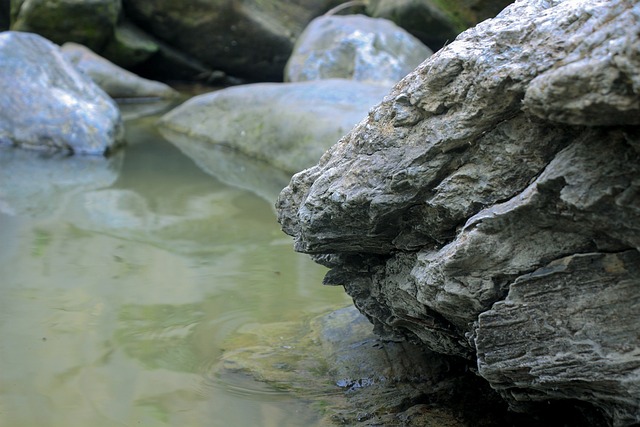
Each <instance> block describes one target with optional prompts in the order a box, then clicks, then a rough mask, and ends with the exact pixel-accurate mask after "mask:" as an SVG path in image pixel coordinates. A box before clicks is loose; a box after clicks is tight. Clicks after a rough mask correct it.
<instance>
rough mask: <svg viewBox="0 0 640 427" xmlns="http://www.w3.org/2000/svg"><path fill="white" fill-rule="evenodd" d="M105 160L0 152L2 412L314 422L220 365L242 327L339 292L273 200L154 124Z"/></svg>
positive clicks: (133, 128) (218, 422) (98, 420)
mask: <svg viewBox="0 0 640 427" xmlns="http://www.w3.org/2000/svg"><path fill="white" fill-rule="evenodd" d="M149 123H152V121H151V120H142V121H138V122H132V123H129V125H128V135H129V137H128V143H129V145H128V146H127V147H126V149H125V150H123V151H122V152H120V153H118V155H116V156H114V157H113V158H111V159H109V160H103V159H78V158H41V157H40V156H37V155H33V153H21V152H4V153H0V242H2V243H1V245H0V362H1V365H0V366H1V368H2V369H0V426H6V427H32V426H33V427H36V426H37V427H49V426H51V427H63V426H64V427H87V426H91V427H103V426H104V427H111V426H145V427H155V426H181V427H182V426H212V427H217V426H313V425H317V423H318V421H317V419H316V414H314V413H312V412H311V411H309V410H308V409H307V406H306V405H305V404H304V402H300V401H297V400H296V399H295V398H294V397H293V396H290V395H288V394H286V393H283V392H279V391H276V390H273V389H271V388H270V387H268V386H267V385H262V384H259V383H256V382H253V381H251V380H247V381H246V382H238V381H234V382H233V383H230V382H228V381H226V380H224V379H221V378H218V377H216V375H214V374H213V372H214V371H213V367H214V366H215V364H216V363H217V361H218V360H219V358H220V355H221V354H222V352H223V351H224V348H223V347H224V341H225V339H227V338H228V337H230V336H231V335H232V334H234V332H235V331H237V330H238V329H239V328H241V327H242V326H246V325H250V324H255V323H268V322H279V321H291V320H298V319H301V318H303V317H305V316H308V315H309V314H313V313H323V312H327V311H330V310H331V309H333V308H335V307H338V306H344V305H346V304H348V299H347V297H346V296H345V294H344V292H343V291H342V289H340V288H331V287H323V286H321V285H320V283H321V280H322V276H323V275H324V273H325V269H324V268H322V267H320V266H318V265H316V264H314V263H313V262H311V261H310V260H309V259H308V257H307V256H305V255H300V254H296V253H294V252H293V250H292V242H291V239H289V238H288V237H287V236H285V235H284V234H283V233H282V232H281V231H280V227H279V225H278V224H277V223H276V220H275V213H274V209H273V207H272V204H271V203H270V202H267V201H266V200H264V199H262V198H260V197H258V196H256V195H254V194H253V193H252V192H250V191H247V190H244V189H240V188H238V187H232V186H228V185H225V184H223V183H222V181H220V180H217V179H216V178H214V177H212V176H211V175H210V174H207V173H205V172H203V171H202V170H201V169H200V168H199V167H198V166H196V164H195V163H194V162H193V161H192V160H191V159H189V158H188V157H186V156H184V155H183V154H182V153H181V152H180V151H179V150H178V149H176V148H175V147H174V146H172V145H171V144H169V143H168V142H166V141H165V140H163V139H162V138H161V137H160V136H159V135H158V134H157V133H155V132H154V131H153V129H151V128H150V127H149V126H148V124H149Z"/></svg>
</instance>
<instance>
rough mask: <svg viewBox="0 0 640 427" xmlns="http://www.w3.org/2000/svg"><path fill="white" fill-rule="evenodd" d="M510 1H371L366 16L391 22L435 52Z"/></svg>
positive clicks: (498, 10)
mask: <svg viewBox="0 0 640 427" xmlns="http://www.w3.org/2000/svg"><path fill="white" fill-rule="evenodd" d="M511 3H512V0H461V1H454V2H453V1H451V2H443V1H437V0H370V1H369V2H368V5H367V13H368V14H369V15H370V16H373V17H376V18H386V19H390V20H392V21H393V22H395V23H396V24H398V25H399V26H401V27H402V28H404V29H406V30H407V31H409V32H410V33H411V34H413V35H414V36H416V37H417V38H419V39H420V40H422V42H423V43H424V44H426V45H427V46H429V47H430V48H432V49H434V50H437V49H439V48H441V47H442V46H443V45H444V44H446V43H450V42H452V41H453V40H454V39H455V38H456V36H457V35H458V34H459V33H461V32H462V31H464V30H466V29H467V28H469V27H472V26H474V25H476V24H478V23H479V22H481V21H484V20H485V19H488V18H493V17H494V16H496V15H497V14H498V13H499V12H500V11H501V10H502V9H504V8H505V7H506V6H508V5H509V4H511Z"/></svg>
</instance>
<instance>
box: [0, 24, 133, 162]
mask: <svg viewBox="0 0 640 427" xmlns="http://www.w3.org/2000/svg"><path fill="white" fill-rule="evenodd" d="M0 57H2V58H3V66H2V67H1V68H0V93H2V96H1V97H0V145H14V146H19V147H24V148H30V149H37V150H45V151H65V152H70V153H78V154H100V155H102V154H105V153H107V152H109V151H110V150H111V149H112V148H114V147H115V146H116V145H117V144H118V143H119V142H120V141H121V139H122V134H123V127H122V120H121V118H120V112H119V111H118V107H117V106H116V105H115V103H114V102H113V101H112V100H111V98H109V96H108V95H107V94H106V93H104V92H103V91H102V90H101V89H100V88H99V87H98V86H96V85H95V83H93V81H91V79H89V78H88V77H87V76H85V75H83V74H82V73H80V72H78V71H77V70H76V69H75V68H74V67H73V65H71V64H70V63H69V62H67V61H66V60H65V59H64V57H63V55H62V53H61V52H60V49H59V47H58V46H56V45H54V44H53V43H51V42H49V41H47V40H46V39H44V38H42V37H40V36H38V35H36V34H29V33H20V32H13V31H7V32H4V33H1V34H0Z"/></svg>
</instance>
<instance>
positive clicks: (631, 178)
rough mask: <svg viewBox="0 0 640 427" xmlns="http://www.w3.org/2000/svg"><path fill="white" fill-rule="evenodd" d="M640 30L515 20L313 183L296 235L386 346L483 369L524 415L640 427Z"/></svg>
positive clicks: (407, 98)
mask: <svg viewBox="0 0 640 427" xmlns="http://www.w3.org/2000/svg"><path fill="white" fill-rule="evenodd" d="M639 26H640V9H639V8H638V5H636V4H634V3H633V2H628V1H613V2H610V1H607V2H604V1H593V0H592V1H586V0H584V1H573V2H571V1H554V2H546V1H530V2H517V3H515V4H514V5H512V6H510V7H509V8H507V9H506V10H505V11H503V12H502V13H501V14H500V15H499V16H498V17H496V18H495V19H492V20H488V21H485V22H483V23H481V24H479V25H478V26H476V27H475V28H472V29H470V30H468V31H466V32H465V33H463V34H461V35H460V36H459V37H458V38H457V39H456V41H455V42H453V43H451V44H450V45H448V46H446V47H445V48H444V49H442V50H441V51H439V52H437V53H436V54H435V55H433V56H432V57H431V58H430V59H429V60H427V61H425V62H424V63H423V64H421V65H420V66H419V67H418V68H417V69H416V70H415V71H414V72H413V73H411V74H410V75H409V76H407V77H406V78H405V79H403V80H402V81H401V82H400V83H398V84H397V85H396V86H395V88H394V89H393V90H392V91H391V93H390V94H389V95H388V96H387V97H386V98H385V99H384V101H383V102H382V103H381V104H380V105H379V106H377V107H376V108H374V109H373V110H372V111H371V112H370V113H369V115H368V117H367V118H366V119H365V120H363V121H362V122H361V123H359V124H358V125H357V126H356V127H355V128H354V129H353V130H352V131H351V133H349V134H348V135H347V136H345V137H344V138H343V139H342V140H341V141H340V142H339V143H338V144H336V145H335V146H334V147H332V148H331V149H330V150H329V151H328V152H327V154H325V155H324V156H323V157H322V159H321V160H320V162H319V163H318V164H317V165H316V166H313V167H311V168H309V169H307V170H305V171H303V172H301V173H299V174H297V175H295V176H294V177H293V178H292V180H291V183H290V184H289V186H288V187H287V188H285V189H284V190H283V192H282V193H281V195H280V198H279V201H278V210H279V220H280V222H281V224H282V226H283V229H284V230H285V232H287V233H289V234H291V235H292V236H294V237H295V245H296V249H297V250H299V251H302V252H307V253H309V254H312V256H313V258H314V259H315V260H316V261H317V262H320V263H322V264H324V265H326V266H328V267H330V268H331V271H330V272H329V273H328V274H327V276H326V278H325V282H326V283H327V284H336V285H344V286H345V288H346V291H347V292H348V293H349V294H350V295H351V296H353V297H354V300H355V304H356V306H357V307H358V308H359V309H360V310H361V311H362V312H363V313H364V314H365V315H366V316H367V317H368V318H369V319H370V320H371V321H372V322H373V323H374V325H375V328H376V331H377V332H378V333H380V334H382V335H384V336H394V337H398V336H401V337H405V338H407V339H409V340H411V341H414V342H419V343H422V344H423V345H425V346H427V347H428V348H430V349H432V350H435V351H437V352H440V353H444V354H449V355H452V356H456V357H462V358H465V359H468V360H471V361H476V360H477V362H478V364H479V366H480V371H479V372H480V375H482V376H484V378H485V379H486V380H488V381H489V383H490V384H491V385H492V386H493V387H494V388H495V389H497V390H499V391H500V392H501V394H502V396H503V397H505V398H506V399H507V401H509V402H510V403H511V405H512V408H513V409H516V410H525V409H530V408H529V407H528V403H532V404H533V403H536V402H541V401H545V402H548V401H554V402H555V401H559V402H564V403H562V404H561V405H564V407H565V408H569V407H581V408H582V407H589V408H591V409H590V411H592V412H593V413H594V414H596V415H593V417H594V418H593V420H595V419H596V418H598V417H599V416H600V415H598V414H604V415H605V417H606V418H607V420H608V422H609V423H611V424H612V425H633V424H634V423H637V422H639V421H640V395H638V384H639V381H640V380H639V378H640V355H639V354H638V348H640V341H639V338H638V334H637V333H636V332H634V331H637V329H638V327H640V319H638V317H637V314H636V313H637V312H638V311H637V307H638V302H637V301H638V298H639V296H640V278H639V277H638V274H637V271H636V270H637V269H636V268H635V267H634V265H636V266H637V251H638V249H640V209H639V207H638V206H639V205H638V200H639V196H638V194H640V193H639V191H640V181H638V179H637V177H638V174H639V172H640V170H639V169H640V150H639V144H638V140H639V139H640V131H639V130H638V128H636V127H635V125H636V122H635V118H636V117H637V101H638V99H639V96H640V90H639V89H638V87H639V86H638V85H637V84H636V83H635V80H636V78H635V74H634V73H633V72H631V71H630V70H631V69H633V68H635V69H637V68H638V65H639V64H638V57H637V55H636V53H635V52H636V51H637V49H636V46H637V44H638V33H639V31H638V30H639ZM634 263H635V264H634ZM612 266H613V267H612ZM534 283H535V288H534ZM596 319H597V320H596ZM567 323H568V324H571V325H574V326H572V327H571V328H574V329H571V328H569V327H567V326H566V325H567ZM579 324H586V325H592V327H585V329H584V330H583V329H582V328H578V327H577V326H576V325H579ZM630 325H631V326H630ZM586 330H588V334H587V335H585V336H584V337H582V338H580V337H581V336H582V335H581V334H586V333H587V332H584V331H586ZM581 331H583V332H581ZM505 336H513V337H514V341H510V340H508V339H505ZM565 368H566V370H565ZM603 378H608V381H607V382H606V385H605V382H604V380H603ZM587 412H588V411H587ZM593 422H594V423H595V421H593Z"/></svg>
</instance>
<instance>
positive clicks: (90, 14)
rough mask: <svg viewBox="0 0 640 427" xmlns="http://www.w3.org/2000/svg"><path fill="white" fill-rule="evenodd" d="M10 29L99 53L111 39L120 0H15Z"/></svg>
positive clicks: (118, 13)
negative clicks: (84, 47) (78, 44)
mask: <svg viewBox="0 0 640 427" xmlns="http://www.w3.org/2000/svg"><path fill="white" fill-rule="evenodd" d="M15 3H16V4H15V5H12V8H13V10H12V15H13V16H14V20H13V22H12V25H11V29H12V30H15V31H27V32H33V33H38V34H40V35H41V36H43V37H45V38H47V39H49V40H51V41H53V42H54V43H57V44H63V43H64V42H68V41H72V42H76V43H80V44H82V45H85V46H88V47H89V48H90V49H92V50H94V51H98V52H99V51H100V50H101V49H102V47H103V46H104V45H105V44H106V43H107V41H108V40H109V39H110V38H111V35H112V33H113V29H114V27H115V25H116V22H117V20H118V16H119V15H120V11H121V9H122V6H121V1H120V0H91V1H77V0H57V1H50V0H17V1H16V2H15Z"/></svg>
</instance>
